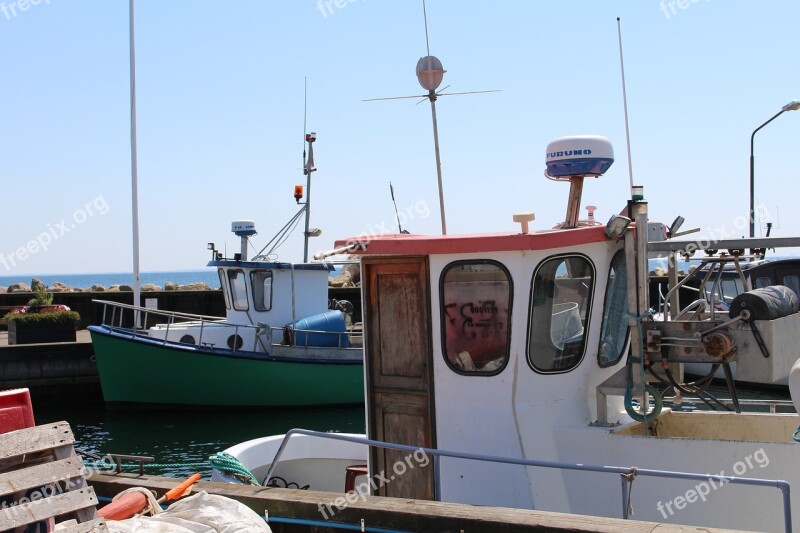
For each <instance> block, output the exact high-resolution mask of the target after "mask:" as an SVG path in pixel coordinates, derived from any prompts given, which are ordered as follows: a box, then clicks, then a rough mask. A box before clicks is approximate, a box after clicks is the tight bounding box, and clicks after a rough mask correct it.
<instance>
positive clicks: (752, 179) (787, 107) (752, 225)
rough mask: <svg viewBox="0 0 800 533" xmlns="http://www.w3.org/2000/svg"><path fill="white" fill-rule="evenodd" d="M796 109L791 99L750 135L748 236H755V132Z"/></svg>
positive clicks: (797, 106) (798, 105)
mask: <svg viewBox="0 0 800 533" xmlns="http://www.w3.org/2000/svg"><path fill="white" fill-rule="evenodd" d="M797 109H800V101H798V100H792V101H791V102H789V103H788V104H786V105H785V106H783V107H782V108H781V110H780V111H778V112H777V113H775V115H774V116H773V117H772V118H771V119H769V120H768V121H766V122H765V123H763V124H762V125H760V126H759V127H757V128H756V129H755V131H753V134H752V135H751V136H750V238H753V237H755V236H756V233H755V218H756V210H755V203H754V198H755V158H754V157H753V141H754V139H755V136H756V133H757V132H758V130H760V129H761V128H763V127H764V126H766V125H767V124H769V123H770V122H772V121H773V120H775V119H776V118H778V117H779V116H781V115H782V114H783V113H784V112H785V111H795V110H797Z"/></svg>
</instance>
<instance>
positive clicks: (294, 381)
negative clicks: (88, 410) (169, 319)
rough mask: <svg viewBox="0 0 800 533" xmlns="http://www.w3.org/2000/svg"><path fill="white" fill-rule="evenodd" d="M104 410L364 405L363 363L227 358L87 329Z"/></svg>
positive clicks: (218, 354) (96, 328)
mask: <svg viewBox="0 0 800 533" xmlns="http://www.w3.org/2000/svg"><path fill="white" fill-rule="evenodd" d="M90 331H91V335H92V344H93V346H94V353H95V357H96V359H97V370H98V373H99V375H100V384H101V387H102V389H103V398H104V399H105V402H106V404H107V405H108V406H110V407H126V406H128V407H136V406H139V407H144V406H147V405H153V406H154V405H160V406H193V407H280V406H311V405H334V404H360V403H363V402H364V366H363V363H353V362H350V363H331V362H319V361H314V362H311V361H309V362H294V361H285V360H275V359H265V358H263V355H262V358H249V357H235V356H231V355H230V354H224V353H223V354H220V353H213V352H209V351H203V350H200V349H187V348H185V347H175V346H169V345H163V344H161V343H152V342H146V341H143V340H134V339H131V338H130V337H129V336H128V337H127V338H126V337H125V336H123V335H120V334H115V333H114V332H109V331H108V330H106V329H104V328H102V327H95V326H92V327H90Z"/></svg>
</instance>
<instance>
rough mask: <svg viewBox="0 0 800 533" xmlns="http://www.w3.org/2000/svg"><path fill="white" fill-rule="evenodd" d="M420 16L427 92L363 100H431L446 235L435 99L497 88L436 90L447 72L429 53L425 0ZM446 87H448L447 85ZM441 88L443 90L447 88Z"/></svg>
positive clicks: (421, 75) (420, 72)
mask: <svg viewBox="0 0 800 533" xmlns="http://www.w3.org/2000/svg"><path fill="white" fill-rule="evenodd" d="M422 16H423V18H424V20H425V51H426V53H427V54H428V55H426V56H425V57H423V58H421V59H420V60H419V61H417V79H418V80H419V84H420V85H422V88H423V89H425V90H426V91H428V93H427V94H418V95H414V96H392V97H388V98H369V99H366V100H362V101H363V102H375V101H377V100H400V99H404V98H423V99H424V98H427V99H428V100H430V102H431V118H432V119H433V148H434V152H435V154H436V178H437V180H438V184H439V212H440V216H441V219H442V235H447V222H446V219H445V215H444V187H443V186H442V161H441V157H440V156H439V126H438V123H437V121H436V99H437V98H438V97H439V96H455V95H459V94H477V93H495V92H499V91H498V90H497V89H492V90H488V91H465V92H457V93H445V92H441V91H439V92H437V91H436V90H437V89H438V88H439V85H441V84H442V80H443V79H444V73H445V72H447V71H446V70H444V68H443V67H442V62H441V61H439V59H438V58H437V57H435V56H432V55H430V54H431V51H430V45H429V42H428V12H427V10H426V8H425V0H422ZM447 87H450V86H449V85H448V86H447ZM447 87H445V88H444V89H442V91H444V90H445V89H447Z"/></svg>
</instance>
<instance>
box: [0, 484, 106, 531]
mask: <svg viewBox="0 0 800 533" xmlns="http://www.w3.org/2000/svg"><path fill="white" fill-rule="evenodd" d="M96 506H97V497H96V496H95V494H94V489H93V488H92V487H86V488H83V489H79V490H74V491H71V492H65V493H63V494H57V495H55V496H50V497H48V498H43V499H37V500H35V501H31V502H26V503H20V504H19V505H15V506H13V507H8V508H6V509H2V510H0V530H3V531H5V530H7V529H13V528H15V527H20V526H24V525H27V524H32V523H34V522H39V521H40V520H45V519H47V518H51V517H54V516H61V515H65V514H68V513H74V512H76V511H79V510H82V509H85V508H87V507H92V508H95V507H96ZM95 516H96V515H95Z"/></svg>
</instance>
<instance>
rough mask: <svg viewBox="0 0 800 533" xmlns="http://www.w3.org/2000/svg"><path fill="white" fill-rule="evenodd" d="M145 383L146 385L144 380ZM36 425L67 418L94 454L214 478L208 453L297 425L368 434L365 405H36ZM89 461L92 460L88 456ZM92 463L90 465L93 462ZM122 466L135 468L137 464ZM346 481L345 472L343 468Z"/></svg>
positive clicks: (153, 471) (156, 471) (152, 470)
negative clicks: (139, 458)
mask: <svg viewBox="0 0 800 533" xmlns="http://www.w3.org/2000/svg"><path fill="white" fill-rule="evenodd" d="M142 386H143V387H144V386H146V384H145V383H143V384H142ZM33 410H34V417H35V419H36V423H37V424H38V425H41V424H47V423H51V422H58V421H62V420H65V421H67V422H69V424H70V427H71V428H72V432H73V434H74V435H75V441H76V442H75V448H77V449H79V450H82V451H86V452H89V453H91V454H94V455H98V456H103V455H104V454H107V453H115V454H123V455H143V456H148V457H153V458H154V459H155V463H154V465H153V466H146V467H145V473H146V474H149V475H158V476H167V477H176V478H187V477H189V476H191V475H192V474H194V473H200V474H202V476H203V479H205V480H208V479H210V477H211V466H210V463H209V462H208V458H209V456H211V455H213V454H215V453H217V452H221V451H223V450H225V449H226V448H229V447H230V446H233V445H234V444H238V443H240V442H243V441H247V440H250V439H255V438H259V437H266V436H269V435H282V434H284V433H286V432H287V431H289V430H290V429H293V428H303V429H311V430H317V431H331V432H336V433H364V431H365V412H364V407H363V406H358V405H357V406H337V407H310V408H302V409H297V408H280V409H278V408H272V409H257V410H256V409H250V410H247V409H226V410H201V409H192V408H189V409H183V410H131V411H127V410H125V411H109V410H106V409H105V407H104V406H103V404H102V403H101V402H96V403H95V402H87V403H84V404H82V405H75V404H72V405H67V404H66V402H65V403H62V404H52V405H47V406H37V405H36V404H34V406H33ZM85 460H86V461H87V464H89V462H90V461H91V459H85ZM89 466H91V465H89ZM123 471H125V472H136V471H138V467H137V466H136V465H124V466H123ZM342 483H344V472H343V473H342Z"/></svg>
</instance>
